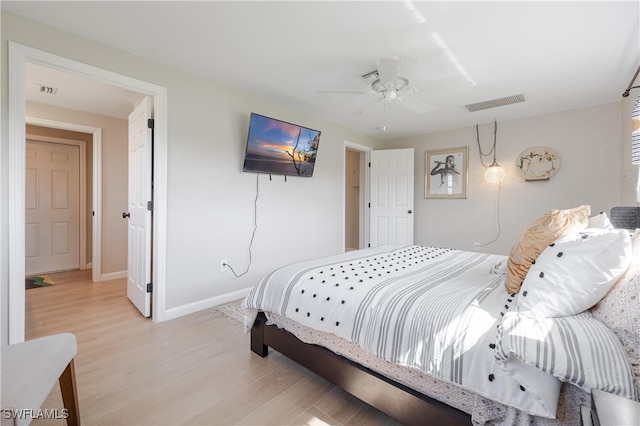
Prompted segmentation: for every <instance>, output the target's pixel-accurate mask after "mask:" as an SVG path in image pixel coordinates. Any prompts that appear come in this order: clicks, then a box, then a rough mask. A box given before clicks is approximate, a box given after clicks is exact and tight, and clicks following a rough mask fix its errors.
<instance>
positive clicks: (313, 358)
mask: <svg viewBox="0 0 640 426" xmlns="http://www.w3.org/2000/svg"><path fill="white" fill-rule="evenodd" d="M266 321H267V319H266V317H265V315H264V313H263V312H260V313H259V314H258V318H257V319H256V321H255V323H254V324H253V327H252V329H251V350H252V351H253V352H255V353H256V354H258V355H260V356H261V357H265V356H267V354H268V352H269V347H271V348H272V349H274V350H276V351H278V352H280V353H281V354H283V355H285V356H286V357H288V358H290V359H291V360H293V361H295V362H297V363H298V364H300V365H302V366H303V367H306V368H308V369H309V370H311V371H313V372H314V373H316V374H318V375H319V376H321V377H323V378H325V379H326V380H328V381H329V382H331V383H333V384H335V385H336V386H338V387H340V388H342V389H344V390H345V391H346V392H348V393H350V394H351V395H353V396H355V397H356V398H358V399H360V400H362V401H364V402H365V403H367V404H369V405H371V406H372V407H375V408H376V409H378V410H380V411H382V412H383V413H385V414H387V415H388V416H390V417H392V418H394V419H395V420H397V421H398V422H400V423H402V424H404V425H470V424H471V416H470V415H469V414H467V413H464V412H462V411H460V410H457V409H455V408H453V407H451V406H449V405H447V404H445V403H443V402H440V401H437V400H435V399H432V398H429V397H428V396H426V395H423V394H421V393H420V392H417V391H415V390H413V389H411V388H409V387H407V386H404V385H402V384H400V383H397V382H394V381H393V380H391V379H389V378H388V377H386V376H383V375H381V374H379V373H376V372H375V371H373V370H370V369H368V368H366V367H363V366H361V365H359V364H357V363H355V362H353V361H351V360H349V359H347V358H344V357H342V356H340V355H337V354H335V353H334V352H331V351H330V350H328V349H326V348H323V347H321V346H317V345H311V344H307V343H304V342H302V341H301V340H299V339H298V338H297V337H295V336H294V335H293V334H291V333H289V332H288V331H285V330H283V329H280V328H278V327H277V326H274V325H267V324H266Z"/></svg>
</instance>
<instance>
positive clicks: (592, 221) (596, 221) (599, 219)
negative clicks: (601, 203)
mask: <svg viewBox="0 0 640 426" xmlns="http://www.w3.org/2000/svg"><path fill="white" fill-rule="evenodd" d="M587 228H602V229H614V228H615V226H613V225H612V224H611V221H610V220H609V216H607V214H606V213H605V212H600V213H599V214H597V215H595V216H591V217H590V218H589V225H587Z"/></svg>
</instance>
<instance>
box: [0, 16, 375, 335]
mask: <svg viewBox="0 0 640 426" xmlns="http://www.w3.org/2000/svg"><path fill="white" fill-rule="evenodd" d="M1 29H2V46H3V47H6V43H7V41H8V40H12V41H15V42H17V43H20V44H23V45H27V46H30V47H33V48H36V49H40V50H44V51H47V52H50V53H52V54H55V55H59V56H63V57H66V58H70V59H72V60H75V61H78V62H82V63H86V64H89V65H92V66H96V67H100V68H103V69H106V70H109V71H112V72H116V73H120V74H123V75H126V76H129V77H132V78H135V79H138V80H143V81H147V82H150V83H153V84H155V85H158V86H162V87H166V88H167V92H168V170H167V174H168V191H167V197H168V212H167V248H168V250H167V265H166V271H167V279H166V307H165V308H166V309H167V310H169V311H172V310H173V311H172V312H170V315H174V314H175V315H179V314H182V313H187V312H189V311H191V310H194V309H202V308H204V307H206V305H210V304H211V303H215V302H220V300H221V298H223V297H224V295H226V294H229V293H233V292H237V291H239V290H242V289H247V288H249V287H251V286H253V285H254V284H256V282H257V281H258V280H259V279H260V278H261V277H262V276H263V275H264V274H266V273H267V271H270V270H271V269H273V268H275V267H277V266H280V265H283V264H285V263H287V262H291V261H296V260H302V259H307V258H311V257H316V256H321V255H328V254H331V253H338V252H342V251H343V241H344V232H343V220H344V208H343V206H344V201H343V193H344V187H343V181H344V141H345V140H349V141H351V142H354V143H357V144H361V145H366V146H373V145H375V144H376V141H374V140H372V139H371V138H369V137H366V136H363V135H361V134H359V133H356V132H353V131H350V130H348V129H345V128H342V127H339V126H336V125H333V124H331V123H328V122H325V121H322V120H319V119H317V118H314V117H310V116H306V115H303V114H301V113H299V112H298V111H294V110H290V109H286V108H282V107H280V106H278V105H275V104H273V103H270V102H267V101H264V100H262V99H258V98H255V97H252V96H248V95H245V94H243V93H240V92H238V91H235V90H232V89H229V88H227V87H223V86H221V85H218V84H216V83H213V82H210V81H206V80H203V79H199V78H196V77H193V76H190V75H187V74H185V73H182V72H179V71H176V70H174V69H170V68H167V67H163V66H160V65H158V64H155V63H152V62H149V61H146V60H144V59H141V58H138V57H135V56H132V55H128V54H125V53H122V52H120V51H116V50H113V49H111V48H107V47H105V46H103V45H100V44H96V43H93V42H91V41H88V40H84V39H81V38H78V37H76V36H74V35H72V34H69V33H65V32H63V31H59V30H56V29H53V28H50V27H47V26H43V25H41V24H38V23H36V22H33V21H30V20H26V19H24V18H21V17H19V16H16V15H13V14H11V13H8V12H6V11H3V12H2V27H1ZM194 54H198V52H194ZM211 57H212V58H215V55H211ZM7 70H8V64H7V53H6V48H4V49H3V50H2V69H1V72H0V74H1V75H2V105H1V106H2V133H1V136H2V138H1V139H2V142H1V145H0V152H1V153H2V155H1V158H2V162H1V163H0V171H1V172H2V174H1V175H0V182H1V185H2V186H1V188H0V189H1V193H2V199H1V205H2V210H1V211H0V219H1V221H2V225H1V226H2V235H3V236H6V235H7V233H8V222H7V216H8V203H7V198H6V195H5V194H6V193H7V191H6V190H7V186H6V185H7V165H8V164H7V155H6V153H7V152H8V140H9V138H8V130H7V123H8V115H7V107H8V100H7V87H8V79H7ZM251 112H257V113H260V114H264V115H268V116H272V117H276V118H281V119H284V120H286V121H289V122H293V123H297V124H301V125H304V126H307V127H310V128H313V129H318V130H320V131H322V137H321V141H320V146H319V151H318V157H317V164H316V169H315V174H314V176H313V177H312V178H289V179H288V180H287V182H285V181H284V179H283V178H282V177H274V178H273V180H272V181H270V180H269V177H268V176H264V175H260V176H259V185H260V196H259V200H258V230H257V232H256V235H255V241H254V245H253V253H252V255H253V262H252V264H251V268H250V270H249V273H247V274H246V275H245V276H243V277H242V278H239V279H235V278H234V277H233V275H231V274H230V273H229V272H226V273H221V272H219V259H222V258H226V259H228V260H229V263H230V264H231V265H232V266H233V267H234V268H235V269H236V270H237V271H238V272H243V271H244V270H245V269H246V267H247V265H248V249H249V241H250V237H251V232H252V228H253V200H254V198H255V188H256V175H255V174H250V173H243V172H242V160H243V154H244V149H245V142H246V137H247V128H248V121H249V115H250V113H251ZM103 179H108V177H107V176H104V177H103ZM10 250H11V248H10V247H8V244H7V243H6V238H3V239H2V257H1V260H2V263H1V267H0V271H1V279H2V297H1V300H2V312H3V317H2V320H3V330H2V331H3V342H6V340H7V338H6V336H7V328H6V327H7V326H6V324H7V303H8V302H7V300H8V298H7V294H8V272H7V270H8V268H7V263H8V253H9V251H10Z"/></svg>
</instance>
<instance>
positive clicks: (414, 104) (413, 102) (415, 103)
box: [396, 97, 434, 114]
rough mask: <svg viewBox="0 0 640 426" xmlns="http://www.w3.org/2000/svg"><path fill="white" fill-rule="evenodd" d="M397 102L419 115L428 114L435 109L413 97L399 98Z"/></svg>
mask: <svg viewBox="0 0 640 426" xmlns="http://www.w3.org/2000/svg"><path fill="white" fill-rule="evenodd" d="M396 102H397V103H398V104H400V105H402V106H403V107H405V108H408V109H410V110H412V111H414V112H417V113H418V114H426V113H428V112H431V111H433V109H434V108H433V105H431V104H428V103H427V102H424V101H421V100H420V99H416V98H412V97H407V98H405V97H398V98H396Z"/></svg>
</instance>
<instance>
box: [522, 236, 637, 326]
mask: <svg viewBox="0 0 640 426" xmlns="http://www.w3.org/2000/svg"><path fill="white" fill-rule="evenodd" d="M630 263H631V238H630V237H629V231H626V230H623V229H595V228H593V229H586V230H584V231H580V232H574V233H571V234H568V235H565V236H564V237H560V238H558V239H557V240H556V241H554V242H553V243H551V244H550V245H549V246H548V247H547V248H546V249H544V251H543V252H542V253H541V254H540V256H538V258H537V259H536V260H535V262H534V264H533V265H531V268H530V269H529V273H528V274H527V277H526V278H525V280H524V283H523V284H522V291H521V292H520V294H518V298H517V300H516V309H517V310H518V312H522V313H525V314H527V313H529V314H531V315H535V316H540V317H561V316H567V315H575V314H578V313H580V312H582V311H585V310H587V309H589V308H591V307H592V306H593V305H595V304H596V303H598V302H599V301H600V299H602V298H603V297H604V295H605V294H607V292H608V291H609V290H610V289H611V287H613V285H614V284H615V283H616V281H617V280H618V278H620V276H621V275H622V274H623V273H624V272H625V271H626V270H627V268H628V267H629V264H630Z"/></svg>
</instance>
